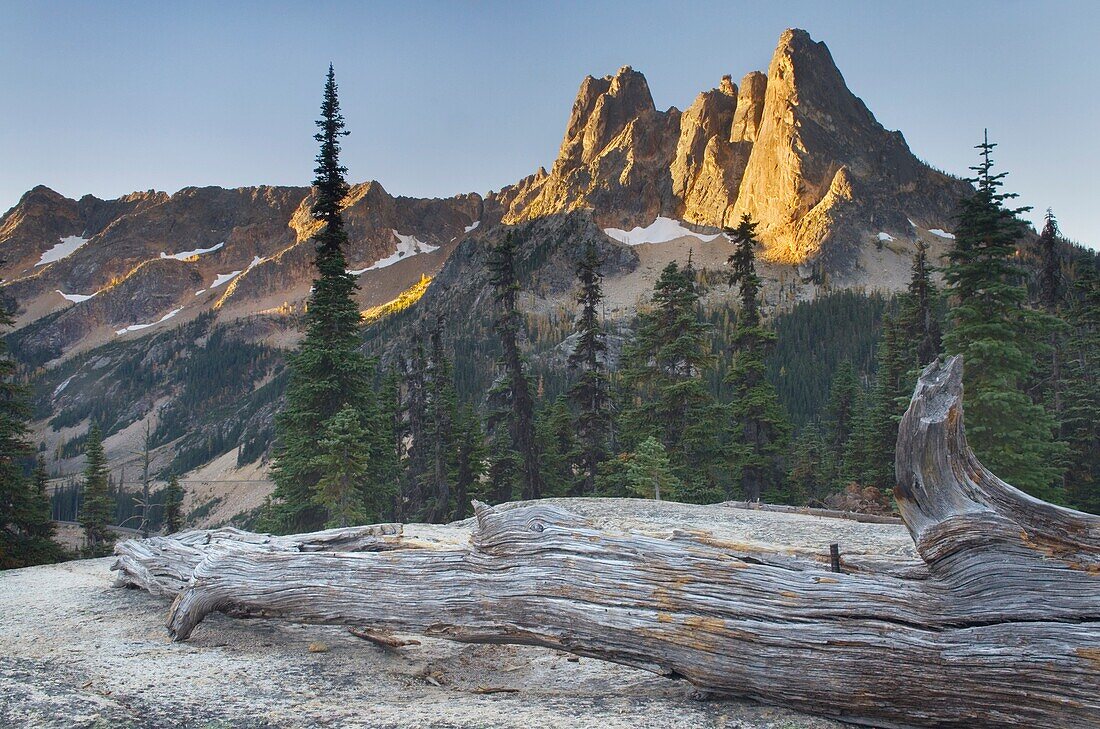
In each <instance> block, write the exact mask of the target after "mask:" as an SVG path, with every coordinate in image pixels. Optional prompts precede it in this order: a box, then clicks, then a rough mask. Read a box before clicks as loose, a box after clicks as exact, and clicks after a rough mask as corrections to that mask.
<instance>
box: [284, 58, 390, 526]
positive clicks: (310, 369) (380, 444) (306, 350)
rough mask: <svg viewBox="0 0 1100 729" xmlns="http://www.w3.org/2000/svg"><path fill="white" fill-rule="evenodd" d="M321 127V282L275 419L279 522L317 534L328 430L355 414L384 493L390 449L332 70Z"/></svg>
mask: <svg viewBox="0 0 1100 729" xmlns="http://www.w3.org/2000/svg"><path fill="white" fill-rule="evenodd" d="M317 126H318V128H319V129H320V131H319V132H318V133H317V135H316V136H315V139H316V140H317V141H318V142H320V145H321V148H320V152H319V153H318V155H317V167H316V178H315V179H314V181H313V185H314V197H313V202H312V206H311V208H310V214H311V215H312V217H313V219H314V220H315V221H316V222H317V224H318V226H319V227H318V230H317V232H316V233H315V234H314V236H313V242H314V248H315V252H316V257H315V259H314V265H315V266H316V269H317V276H316V278H315V279H314V282H313V290H312V293H311V294H310V297H309V302H308V308H307V311H306V315H305V337H304V339H303V340H302V342H301V344H300V345H299V347H298V350H297V351H296V352H295V353H294V354H293V355H292V356H291V357H290V361H289V365H290V382H289V384H288V386H287V392H286V403H285V405H284V407H283V410H282V412H280V413H279V415H278V417H277V419H276V435H277V446H276V451H275V466H274V468H273V469H272V477H273V479H274V481H275V492H274V499H273V508H274V510H275V513H274V516H275V523H276V524H277V525H278V527H279V528H280V529H281V530H283V531H307V530H309V529H315V528H318V527H320V526H321V525H322V524H324V523H325V522H326V521H327V520H328V519H329V515H328V514H326V510H325V507H324V506H323V505H322V504H321V503H319V502H318V499H317V498H316V497H315V495H316V493H317V492H318V483H319V482H320V480H321V478H322V476H323V475H324V474H323V473H322V471H321V470H320V468H319V465H318V461H317V459H316V457H315V456H316V453H317V442H318V438H319V437H320V436H321V434H322V433H323V432H324V424H325V423H327V422H328V421H330V420H331V419H332V418H333V417H334V416H335V415H336V414H337V413H339V412H341V411H342V410H344V409H345V408H350V409H351V410H353V411H355V412H357V413H358V415H359V417H360V418H361V422H362V423H363V424H364V425H363V428H364V430H365V432H366V433H367V434H368V440H367V441H366V442H363V443H361V444H360V447H361V448H363V449H364V450H365V451H366V453H365V454H357V458H356V460H357V462H358V461H359V460H362V461H363V462H366V463H370V464H372V473H371V474H370V478H368V479H367V482H366V488H367V489H371V488H383V487H384V486H385V483H386V478H385V477H384V476H383V475H382V473H381V472H380V469H381V468H382V461H383V459H382V455H383V451H384V449H385V448H387V447H388V446H389V443H388V442H384V441H383V439H384V437H385V435H384V434H385V433H386V429H385V428H382V427H376V426H380V425H381V424H382V423H381V421H382V415H381V412H380V411H379V408H378V403H377V400H376V398H375V396H374V392H373V390H372V387H371V381H372V378H373V374H372V368H371V363H370V362H369V361H368V360H367V358H366V357H365V356H364V355H363V354H362V353H361V352H360V351H359V344H360V340H359V324H360V314H359V307H358V306H357V305H356V302H355V292H356V291H357V290H358V284H357V283H356V281H355V277H354V276H352V275H351V274H349V273H348V272H347V259H346V258H345V254H344V249H345V247H346V246H347V241H348V235H347V230H346V229H345V227H344V220H343V216H342V214H341V205H342V203H343V200H344V198H345V197H346V195H347V192H348V184H347V182H346V180H345V179H344V174H345V173H346V172H347V169H346V168H345V167H343V166H342V165H341V164H340V138H341V137H343V136H345V135H347V133H348V132H347V131H345V129H344V117H343V115H342V114H341V112H340V102H339V99H338V97H337V87H336V78H335V74H334V73H333V70H332V66H329V71H328V78H327V80H326V82H325V94H324V102H323V103H322V105H321V119H320V120H319V121H318V122H317ZM360 507H362V505H360ZM348 513H352V512H350V511H349V512H348Z"/></svg>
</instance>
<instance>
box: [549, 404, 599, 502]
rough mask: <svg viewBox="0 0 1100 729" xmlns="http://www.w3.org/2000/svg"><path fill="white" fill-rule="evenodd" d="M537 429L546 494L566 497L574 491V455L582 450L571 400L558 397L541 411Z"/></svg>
mask: <svg viewBox="0 0 1100 729" xmlns="http://www.w3.org/2000/svg"><path fill="white" fill-rule="evenodd" d="M535 432H536V434H537V436H538V441H539V456H540V458H541V459H542V483H543V488H545V492H544V493H543V495H544V496H565V495H567V494H569V493H571V492H574V491H575V486H576V483H575V480H576V477H575V475H574V473H573V458H574V457H575V455H576V454H577V452H578V441H577V438H576V434H575V433H574V430H573V416H572V413H571V412H570V411H569V403H568V401H567V400H566V399H565V398H564V397H559V398H556V399H555V400H554V401H553V402H551V403H549V404H548V405H546V406H545V407H543V408H542V409H541V410H540V411H539V414H538V417H537V418H536V424H535ZM593 485H594V482H593ZM590 495H591V494H590Z"/></svg>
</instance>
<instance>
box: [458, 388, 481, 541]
mask: <svg viewBox="0 0 1100 729" xmlns="http://www.w3.org/2000/svg"><path fill="white" fill-rule="evenodd" d="M485 458H486V450H485V437H484V434H483V433H482V432H481V423H480V422H479V421H478V419H477V413H475V412H474V409H473V408H472V407H470V406H468V405H467V406H465V407H463V408H462V409H460V410H459V411H458V415H457V417H456V418H455V459H454V474H453V478H454V484H455V511H454V515H453V516H452V517H451V518H452V520H453V521H459V520H460V519H465V518H466V513H467V510H468V509H469V507H470V496H471V495H473V494H474V493H475V491H477V487H478V484H479V483H480V481H481V477H482V476H483V475H484V473H485Z"/></svg>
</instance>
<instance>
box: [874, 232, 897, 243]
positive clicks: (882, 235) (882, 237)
mask: <svg viewBox="0 0 1100 729" xmlns="http://www.w3.org/2000/svg"><path fill="white" fill-rule="evenodd" d="M878 239H879V240H880V241H882V242H883V243H889V242H890V241H892V240H897V238H895V237H894V236H892V235H890V234H889V233H887V232H885V231H881V230H880V231H879V233H878Z"/></svg>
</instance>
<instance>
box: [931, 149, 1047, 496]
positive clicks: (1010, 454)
mask: <svg viewBox="0 0 1100 729" xmlns="http://www.w3.org/2000/svg"><path fill="white" fill-rule="evenodd" d="M995 146H996V145H995V144H993V143H991V142H989V139H988V136H986V138H985V139H984V141H983V142H982V143H981V144H979V145H977V148H978V149H979V150H981V162H980V163H979V164H978V165H977V166H976V167H972V168H971V169H973V170H974V171H975V172H976V173H977V176H976V177H975V178H973V179H972V180H971V182H972V183H974V184H975V186H976V189H975V192H974V194H973V195H971V196H970V197H968V198H966V199H964V200H963V201H962V203H961V210H960V214H959V218H958V225H957V227H956V230H955V245H954V247H953V248H952V250H951V251H950V252H949V253H948V259H949V264H948V265H947V267H946V268H945V269H944V280H945V281H946V282H947V286H948V291H949V293H950V295H951V304H952V308H951V320H952V327H951V329H950V331H948V332H947V334H946V336H945V337H944V345H945V347H946V350H947V352H948V354H962V355H963V360H964V367H965V369H964V373H965V374H964V387H965V396H964V397H965V407H966V414H967V420H966V423H967V428H966V430H967V437H968V440H969V442H970V445H971V446H972V447H973V449H974V451H975V453H976V454H977V455H978V457H979V458H980V459H981V460H982V462H983V463H984V464H985V465H986V466H987V467H988V468H989V469H990V470H992V471H993V472H994V473H996V474H997V475H998V476H1000V477H1001V478H1003V479H1004V480H1005V481H1007V482H1009V483H1011V484H1013V485H1014V486H1017V487H1019V488H1021V489H1024V490H1025V491H1027V492H1029V493H1031V494H1032V495H1033V496H1038V497H1040V498H1044V499H1047V500H1052V501H1054V500H1059V499H1060V498H1061V495H1060V493H1059V492H1060V489H1059V488H1058V487H1057V482H1058V480H1059V478H1060V476H1061V475H1062V471H1063V470H1064V468H1063V466H1062V465H1061V459H1062V456H1063V454H1064V450H1065V449H1064V447H1063V444H1061V443H1059V442H1057V441H1055V440H1054V426H1055V423H1054V421H1053V419H1052V418H1051V416H1050V414H1049V413H1048V412H1047V411H1046V409H1045V408H1044V407H1043V406H1042V405H1040V404H1036V403H1035V402H1033V401H1032V399H1031V397H1030V396H1029V395H1028V393H1027V392H1025V391H1024V386H1025V384H1026V383H1027V381H1028V380H1029V378H1030V377H1031V375H1032V374H1033V370H1034V368H1035V362H1036V361H1037V359H1039V358H1040V357H1044V356H1045V355H1046V354H1047V352H1046V349H1047V347H1048V344H1047V342H1048V336H1047V335H1048V333H1049V331H1050V328H1051V326H1053V324H1052V322H1051V318H1050V316H1049V315H1047V314H1044V313H1040V312H1037V311H1034V310H1031V309H1028V308H1027V306H1026V303H1027V290H1026V288H1025V286H1024V284H1023V281H1022V275H1021V272H1020V270H1019V268H1018V266H1017V265H1016V262H1015V258H1016V243H1017V241H1018V240H1019V239H1020V237H1021V234H1022V223H1021V221H1020V219H1019V218H1018V217H1017V216H1018V215H1019V213H1021V212H1024V211H1026V210H1028V208H1015V209H1013V208H1007V207H1005V203H1006V201H1009V200H1012V199H1013V198H1015V197H1016V195H1015V194H1011V193H1006V192H1003V191H1002V190H1001V188H1002V186H1003V179H1004V177H1005V173H1003V172H1002V173H994V172H993V149H994V147H995Z"/></svg>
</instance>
